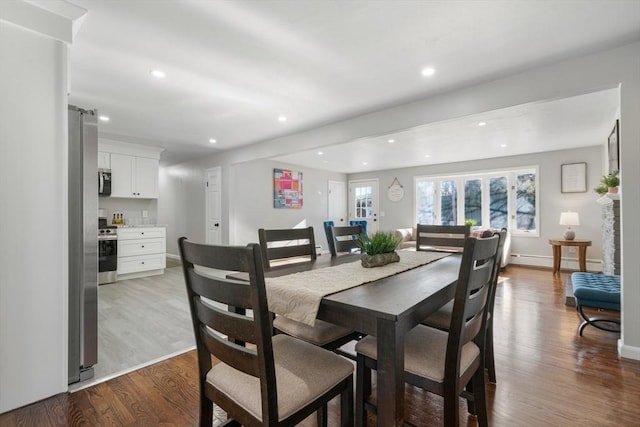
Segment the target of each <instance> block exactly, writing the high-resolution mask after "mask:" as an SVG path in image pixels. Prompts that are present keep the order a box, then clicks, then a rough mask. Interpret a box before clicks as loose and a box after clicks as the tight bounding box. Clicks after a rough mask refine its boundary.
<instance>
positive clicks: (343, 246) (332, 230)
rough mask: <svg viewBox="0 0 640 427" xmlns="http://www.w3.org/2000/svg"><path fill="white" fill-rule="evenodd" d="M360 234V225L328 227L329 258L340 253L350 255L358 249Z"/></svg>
mask: <svg viewBox="0 0 640 427" xmlns="http://www.w3.org/2000/svg"><path fill="white" fill-rule="evenodd" d="M362 232H363V231H362V226H361V225H348V226H338V227H335V226H332V227H329V229H328V230H327V240H328V241H329V251H330V252H331V256H336V255H338V253H340V252H344V253H351V252H353V251H354V250H355V249H358V239H359V238H360V236H361V235H362Z"/></svg>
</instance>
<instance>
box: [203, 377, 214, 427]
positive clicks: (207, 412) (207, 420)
mask: <svg viewBox="0 0 640 427" xmlns="http://www.w3.org/2000/svg"><path fill="white" fill-rule="evenodd" d="M201 387H204V385H201ZM211 424H213V402H212V401H210V400H209V399H208V398H207V396H205V395H204V394H203V393H201V394H200V426H201V427H203V426H207V427H211Z"/></svg>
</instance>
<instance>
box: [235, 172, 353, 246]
mask: <svg viewBox="0 0 640 427" xmlns="http://www.w3.org/2000/svg"><path fill="white" fill-rule="evenodd" d="M274 168H282V169H290V170H295V171H299V172H302V185H303V205H302V208H301V209H276V208H274V207H273V169H274ZM232 169H233V172H232V173H233V186H232V189H231V191H230V192H231V193H232V194H233V196H232V197H231V198H230V203H231V204H232V205H233V210H234V214H233V215H232V221H231V224H232V230H233V238H232V239H231V241H232V243H233V244H238V245H245V244H247V243H250V242H258V229H259V228H292V227H294V226H307V227H308V226H311V227H313V231H314V233H315V239H316V245H321V246H322V247H323V248H324V249H327V242H326V237H325V234H324V228H323V225H322V223H323V221H326V220H327V212H328V210H327V208H328V207H327V199H328V198H327V190H328V181H329V180H333V181H343V182H345V183H346V175H344V174H340V173H334V172H327V171H322V170H318V169H312V168H307V167H301V166H296V165H290V164H286V163H281V162H274V161H268V160H258V161H253V162H246V163H241V164H238V165H234V166H233V168H232Z"/></svg>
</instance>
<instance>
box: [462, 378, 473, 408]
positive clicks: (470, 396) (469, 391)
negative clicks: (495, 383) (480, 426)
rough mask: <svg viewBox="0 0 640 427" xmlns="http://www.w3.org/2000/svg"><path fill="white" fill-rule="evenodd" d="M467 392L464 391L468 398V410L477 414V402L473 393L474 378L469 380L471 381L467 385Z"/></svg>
mask: <svg viewBox="0 0 640 427" xmlns="http://www.w3.org/2000/svg"><path fill="white" fill-rule="evenodd" d="M465 390H466V393H463V396H465V397H466V398H467V411H468V412H469V414H471V415H473V416H475V415H476V404H475V402H474V396H475V395H474V394H473V378H472V380H469V383H468V384H467V385H466V387H465Z"/></svg>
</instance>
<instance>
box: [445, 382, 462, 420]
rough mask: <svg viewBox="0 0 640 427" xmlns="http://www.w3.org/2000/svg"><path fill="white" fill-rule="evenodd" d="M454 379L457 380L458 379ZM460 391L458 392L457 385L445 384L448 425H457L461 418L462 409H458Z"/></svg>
mask: <svg viewBox="0 0 640 427" xmlns="http://www.w3.org/2000/svg"><path fill="white" fill-rule="evenodd" d="M453 381H455V382H457V379H454V380H453ZM459 396H460V393H459V392H458V387H457V386H456V385H453V384H451V385H449V386H447V385H446V384H445V387H444V393H443V396H442V397H443V398H444V425H445V426H447V427H454V426H455V427H457V426H458V424H459V420H460V416H459V414H460V411H459V410H458V405H459V402H458V399H459Z"/></svg>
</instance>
